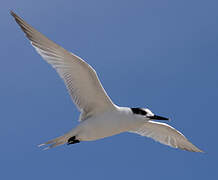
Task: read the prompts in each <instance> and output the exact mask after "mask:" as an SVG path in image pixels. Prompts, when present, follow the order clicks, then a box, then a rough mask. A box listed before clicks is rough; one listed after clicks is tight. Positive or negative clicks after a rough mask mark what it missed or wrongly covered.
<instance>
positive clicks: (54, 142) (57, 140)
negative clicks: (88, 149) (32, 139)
mask: <svg viewBox="0 0 218 180" xmlns="http://www.w3.org/2000/svg"><path fill="white" fill-rule="evenodd" d="M72 136H73V135H72V131H70V132H69V133H66V134H64V135H63V136H59V137H57V138H55V139H52V140H50V141H47V142H45V143H42V144H40V145H38V147H42V146H46V145H47V147H45V148H44V149H43V150H47V149H51V148H54V147H57V146H60V145H63V144H66V143H68V140H69V139H70V138H71V137H72Z"/></svg>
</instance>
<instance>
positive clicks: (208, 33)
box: [0, 0, 218, 180]
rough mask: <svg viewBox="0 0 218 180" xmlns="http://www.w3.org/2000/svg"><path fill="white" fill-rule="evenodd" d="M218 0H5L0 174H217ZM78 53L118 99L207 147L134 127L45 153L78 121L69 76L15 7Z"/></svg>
mask: <svg viewBox="0 0 218 180" xmlns="http://www.w3.org/2000/svg"><path fill="white" fill-rule="evenodd" d="M217 7H218V1H216V0H209V1H204V0H183V1H179V0H137V1H133V0H132V1H130V0H110V1H109V0H108V1H105V0H79V1H78V0H77V1H76V0H71V1H67V0H65V1H64V0H62V1H61V0H52V1H48V0H47V1H46V0H37V1H33V0H19V1H16V0H13V1H12V0H7V1H6V0H2V2H1V6H0V20H1V25H0V27H1V28H0V32H1V33H0V34H1V35H0V39H1V41H0V44H1V45H0V47H1V48H0V49H1V53H0V82H1V84H0V92H1V94H0V112H1V113H0V122H1V123H0V124H1V125H0V142H1V148H0V171H1V172H0V178H1V179H6V180H8V179H31V180H38V179H53V180H59V179H77V180H80V179H93V180H94V179H95V180H97V179H104V180H111V179H125V180H132V179H157V180H158V179H176V180H184V179H198V180H200V179H202V180H205V179H218V171H217V170H218V169H217V165H218V155H217V152H218V143H217V139H218V133H217V127H218V110H217V108H218V103H217V102H218V11H217ZM11 9H12V10H14V11H15V12H16V13H17V14H18V15H20V16H21V17H23V18H24V19H25V20H26V21H27V22H28V23H30V24H31V25H33V26H34V27H35V28H36V29H38V30H39V31H41V32H42V33H43V34H45V35H46V36H48V37H49V38H50V39H52V40H54V41H55V42H57V43H58V44H59V45H61V46H63V47H64V48H66V49H67V50H70V51H72V52H74V53H75V54H77V55H79V56H80V57H82V58H83V59H85V60H86V61H87V62H88V63H89V64H91V65H92V66H93V67H94V68H95V70H96V71H97V72H98V75H99V78H100V80H101V82H102V84H103V86H104V88H105V89H106V91H107V92H108V94H109V96H110V97H111V99H112V100H113V101H114V102H115V103H116V104H117V105H120V106H130V107H148V108H150V109H151V110H152V111H153V112H155V113H156V114H159V115H162V116H166V117H170V118H171V119H172V121H171V122H170V123H169V124H170V125H172V126H174V127H175V128H177V129H178V130H180V131H181V132H182V133H184V134H185V135H186V137H187V138H189V139H190V141H191V142H193V143H194V144H195V145H197V146H198V147H199V148H201V149H202V150H204V151H205V152H206V153H204V154H201V153H191V152H186V151H182V150H178V149H173V148H170V147H167V146H164V145H161V144H159V143H157V142H154V141H153V140H150V139H148V138H145V137H141V136H139V135H136V134H128V133H123V134H120V135H116V136H113V137H109V138H106V139H104V140H98V141H94V142H83V143H80V144H76V145H71V146H66V145H65V146H62V147H58V148H55V149H51V150H49V151H41V149H40V148H38V147H37V146H36V145H37V144H40V143H43V142H45V141H47V140H49V139H51V138H54V137H57V136H60V135H62V134H63V133H65V132H67V131H69V130H70V129H71V128H72V127H75V126H76V125H77V124H78V122H77V119H78V116H79V113H78V111H77V110H76V108H75V106H74V105H73V103H72V102H71V99H70V97H69V95H68V93H67V90H66V88H65V86H64V83H63V82H62V80H61V79H60V78H59V76H58V75H57V74H56V72H55V70H54V69H52V68H51V67H50V66H49V65H48V64H47V63H46V62H45V61H43V60H42V58H41V57H40V56H39V55H38V54H37V53H36V52H35V50H34V49H33V48H32V47H31V45H30V43H29V41H28V40H27V39H26V37H25V36H24V34H23V32H22V31H21V29H20V28H19V27H18V25H17V24H16V23H15V21H14V20H13V18H12V17H11V16H10V14H9V10H11Z"/></svg>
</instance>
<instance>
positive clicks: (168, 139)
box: [131, 121, 202, 152]
mask: <svg viewBox="0 0 218 180" xmlns="http://www.w3.org/2000/svg"><path fill="white" fill-rule="evenodd" d="M131 132H133V133H137V134H140V135H141V136H147V137H150V138H152V139H154V140H156V141H158V142H160V143H162V144H165V145H168V146H171V147H174V148H180V149H183V150H187V151H193V152H202V151H201V150H200V149H198V148H197V147H196V146H194V145H193V144H192V143H191V142H189V141H188V139H187V138H186V137H185V136H184V135H183V134H182V133H181V132H179V131H177V130H176V129H175V128H173V127H171V126H169V125H168V124H165V123H160V122H154V121H148V122H146V123H145V124H144V125H142V126H141V127H139V128H138V129H136V130H134V131H131Z"/></svg>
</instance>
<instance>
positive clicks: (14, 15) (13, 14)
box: [10, 10, 17, 18]
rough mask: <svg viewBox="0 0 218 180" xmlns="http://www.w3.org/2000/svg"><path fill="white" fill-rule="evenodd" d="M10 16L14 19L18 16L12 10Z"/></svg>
mask: <svg viewBox="0 0 218 180" xmlns="http://www.w3.org/2000/svg"><path fill="white" fill-rule="evenodd" d="M10 14H11V15H12V16H13V17H14V18H16V17H17V15H16V14H15V13H14V11H12V10H10Z"/></svg>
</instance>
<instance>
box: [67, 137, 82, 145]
mask: <svg viewBox="0 0 218 180" xmlns="http://www.w3.org/2000/svg"><path fill="white" fill-rule="evenodd" d="M79 142H80V141H79V140H78V139H76V136H73V137H71V138H69V139H68V141H67V145H70V144H76V143H79Z"/></svg>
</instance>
